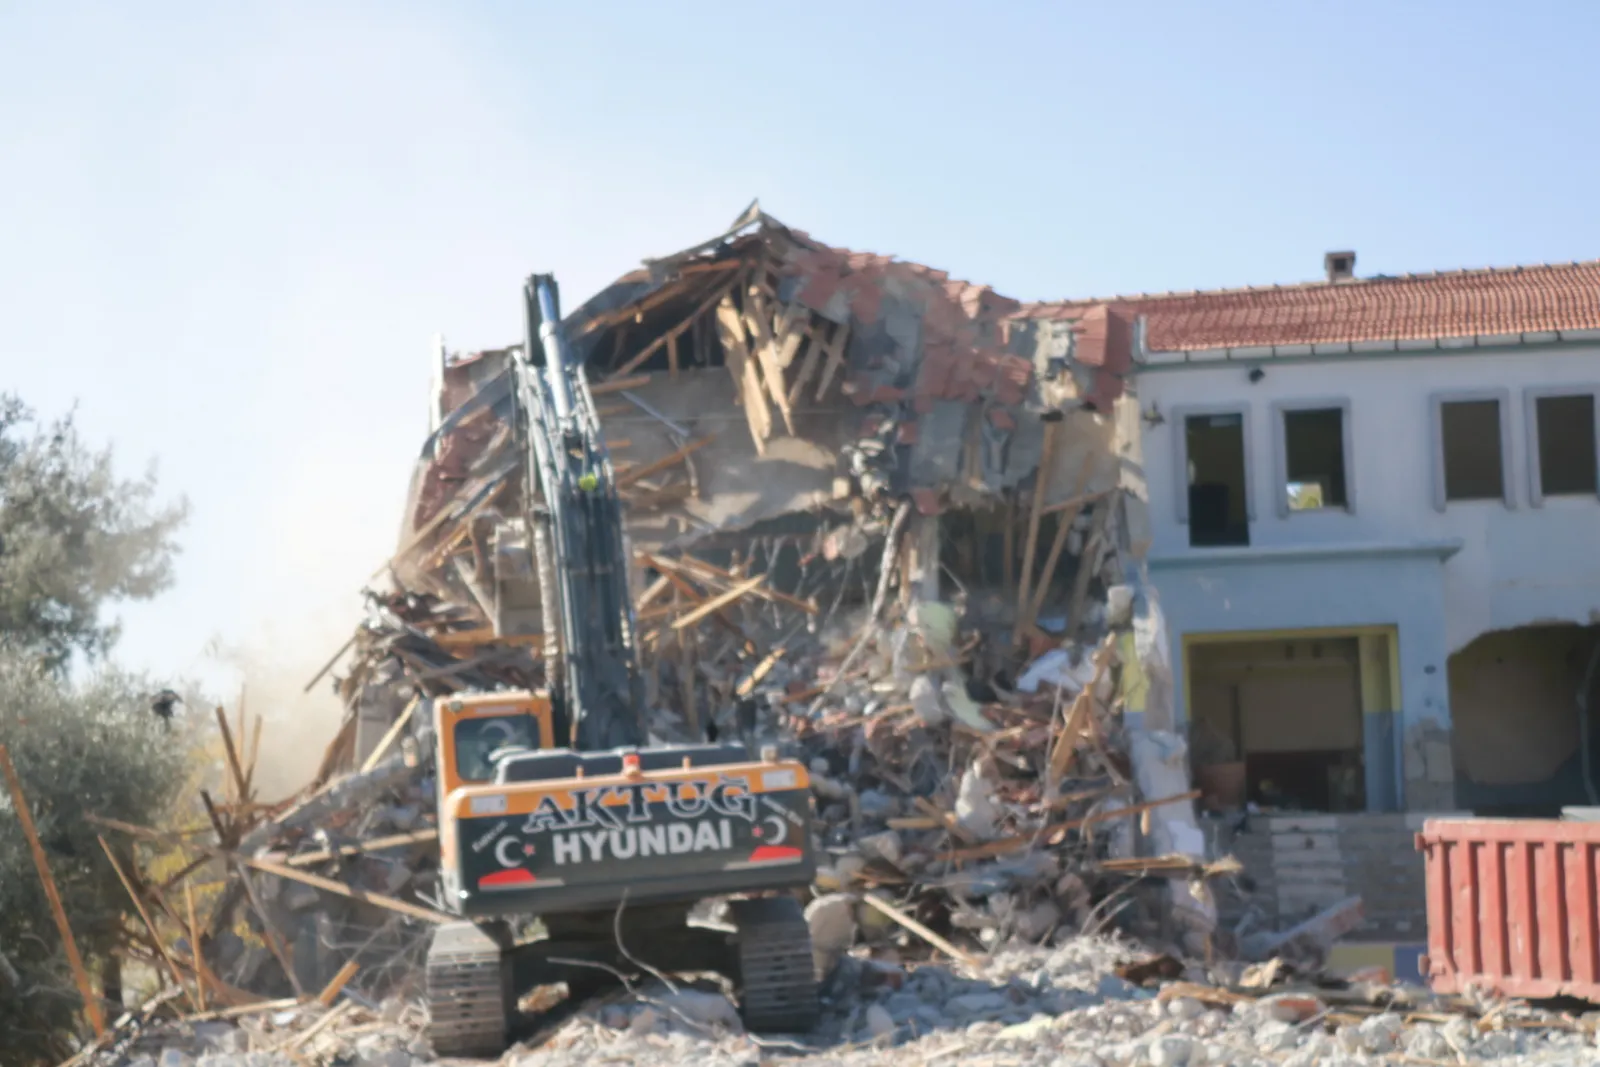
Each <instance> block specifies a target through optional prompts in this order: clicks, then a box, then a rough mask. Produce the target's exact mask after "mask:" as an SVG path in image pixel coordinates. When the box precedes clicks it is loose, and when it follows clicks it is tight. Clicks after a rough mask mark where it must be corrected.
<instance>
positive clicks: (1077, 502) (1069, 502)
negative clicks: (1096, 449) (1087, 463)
mask: <svg viewBox="0 0 1600 1067" xmlns="http://www.w3.org/2000/svg"><path fill="white" fill-rule="evenodd" d="M1090 458H1091V459H1092V458H1093V453H1090ZM1115 492H1116V489H1114V488H1113V489H1101V490H1099V491H1098V492H1094V493H1085V492H1084V491H1083V489H1082V487H1081V486H1080V487H1079V488H1078V489H1077V490H1075V494H1076V495H1074V496H1069V497H1067V499H1065V500H1059V501H1057V502H1056V503H1054V504H1051V505H1050V506H1049V507H1047V508H1045V509H1044V513H1045V514H1046V515H1054V514H1055V513H1056V512H1058V511H1067V510H1069V509H1070V510H1072V511H1076V510H1077V509H1079V508H1082V507H1084V506H1085V505H1088V504H1093V503H1094V502H1095V501H1097V500H1104V499H1105V498H1106V497H1108V496H1110V495H1111V494H1112V493H1115Z"/></svg>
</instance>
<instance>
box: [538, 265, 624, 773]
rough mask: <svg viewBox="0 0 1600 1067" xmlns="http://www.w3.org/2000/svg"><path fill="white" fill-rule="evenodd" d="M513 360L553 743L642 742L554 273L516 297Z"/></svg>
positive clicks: (618, 584) (620, 545)
mask: <svg viewBox="0 0 1600 1067" xmlns="http://www.w3.org/2000/svg"><path fill="white" fill-rule="evenodd" d="M523 298H524V305H525V313H526V326H527V336H526V343H525V344H524V346H523V350H522V352H521V353H520V354H519V356H518V357H517V360H516V364H515V371H514V373H515V375H516V407H517V413H518V425H519V430H520V433H521V435H522V441H523V446H524V450H525V456H526V462H525V464H524V467H525V471H526V476H527V485H526V487H525V492H524V495H523V499H524V501H525V502H526V508H527V515H526V520H527V522H528V526H529V529H530V531H531V533H532V537H533V543H534V552H535V557H536V562H537V566H538V568H539V585H540V592H541V596H542V599H543V617H544V637H545V665H546V674H547V683H548V685H549V689H550V694H551V703H552V707H553V710H554V714H555V719H556V737H557V739H558V740H557V743H558V744H569V745H571V746H572V747H573V748H575V749H578V750H580V751H602V750H607V749H614V748H622V747H634V746H639V745H642V744H644V742H645V740H646V737H647V732H646V730H645V727H644V723H643V721H642V716H641V709H642V708H643V706H644V686H643V677H642V675H641V674H640V670H639V657H638V650H637V647H636V644H635V641H636V637H635V631H634V618H633V602H632V598H631V597H630V595H629V590H628V560H627V548H626V545H625V544H624V540H623V525H622V507H621V504H620V502H619V501H618V499H617V489H616V480H615V477H614V474H613V472H612V469H611V458H610V455H609V454H608V453H607V451H606V445H605V440H604V438H603V437H602V436H601V433H600V420H599V418H598V416H597V415H596V412H595V405H594V397H593V395H592V394H591V393H590V392H589V381H588V377H587V375H586V374H585V372H584V368H583V364H582V363H581V362H580V361H579V360H578V359H576V358H574V356H573V352H572V349H571V347H570V346H569V345H568V344H567V340H566V336H565V334H564V332H563V329H562V325H561V296H560V290H559V289H558V288H557V286H556V281H555V278H554V276H553V275H549V274H535V275H533V276H532V277H530V278H529V279H528V281H527V285H526V286H525V287H524V290H523Z"/></svg>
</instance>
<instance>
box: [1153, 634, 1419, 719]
mask: <svg viewBox="0 0 1600 1067" xmlns="http://www.w3.org/2000/svg"><path fill="white" fill-rule="evenodd" d="M1341 637H1344V638H1348V637H1354V638H1356V639H1357V643H1358V648H1359V651H1360V665H1359V667H1360V671H1361V711H1362V713H1363V714H1365V715H1374V714H1379V713H1382V712H1386V711H1392V712H1399V711H1400V709H1401V707H1402V704H1401V702H1400V628H1399V627H1398V626H1313V627H1307V628H1305V629H1299V630H1214V631H1210V632H1207V633H1193V634H1184V635H1183V637H1182V639H1181V648H1182V653H1183V718H1184V721H1185V722H1186V723H1187V722H1188V721H1189V719H1190V717H1191V716H1192V714H1193V709H1194V693H1193V681H1192V678H1193V675H1192V673H1191V671H1190V657H1189V650H1190V649H1191V648H1194V647H1195V646H1197V645H1232V644H1242V643H1244V642H1247V641H1305V640H1315V639H1317V638H1323V639H1331V638H1341ZM1385 656H1387V658H1388V664H1387V667H1388V669H1387V670H1381V669H1380V668H1381V667H1382V666H1384V664H1383V659H1384V657H1385Z"/></svg>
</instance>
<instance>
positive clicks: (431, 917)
mask: <svg viewBox="0 0 1600 1067" xmlns="http://www.w3.org/2000/svg"><path fill="white" fill-rule="evenodd" d="M230 858H231V859H233V860H235V861H236V862H238V863H242V864H245V865H246V866H249V867H253V868H255V869H256V870H258V871H261V872H262V873H263V874H275V875H277V876H278V877H279V878H288V879H290V880H291V881H296V882H304V883H305V884H306V885H309V886H315V887H316V888H317V889H322V890H326V891H327V892H329V893H336V894H338V895H339V896H342V897H349V898H350V899H351V900H359V901H361V902H362V903H363V904H371V905H373V906H374V907H379V908H384V909H386V910H388V911H392V912H395V913H397V914H400V915H409V916H410V917H411V918H413V919H422V920H425V921H427V922H431V923H439V924H441V925H443V924H445V923H454V922H460V921H461V920H460V918H459V917H458V916H455V915H447V914H445V913H444V912H442V911H434V910H433V909H432V908H424V907H422V906H420V905H417V904H412V903H409V902H407V901H404V900H397V899H396V898H394V897H389V896H384V895H383V894H381V893H369V892H367V891H366V890H364V889H356V888H355V887H353V886H348V885H345V884H344V883H343V882H337V881H334V880H333V879H332V878H324V877H322V876H321V875H317V874H312V873H310V872H309V871H301V870H296V869H295V868H293V867H289V866H285V865H284V864H282V863H274V862H272V861H271V860H265V859H260V858H258V857H255V856H240V855H237V854H234V855H232V856H230Z"/></svg>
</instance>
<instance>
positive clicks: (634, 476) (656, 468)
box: [617, 433, 717, 489]
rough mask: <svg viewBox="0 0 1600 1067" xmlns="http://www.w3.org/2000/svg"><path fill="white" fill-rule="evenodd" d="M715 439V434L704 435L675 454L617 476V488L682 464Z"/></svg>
mask: <svg viewBox="0 0 1600 1067" xmlns="http://www.w3.org/2000/svg"><path fill="white" fill-rule="evenodd" d="M716 439H717V435H716V434H714V433H711V434H706V435H705V436H704V437H699V438H696V439H695V440H693V441H690V442H689V443H688V444H686V445H684V446H683V447H682V448H680V449H678V450H677V451H676V452H672V453H669V454H668V455H665V456H662V457H661V458H660V459H658V460H655V461H654V462H651V463H646V464H645V465H644V466H642V467H637V468H635V469H633V470H630V471H629V472H628V473H627V474H623V475H619V476H618V477H617V488H618V489H621V488H623V487H624V486H628V485H632V484H633V483H634V482H636V481H638V480H639V479H640V478H648V477H649V476H650V475H652V474H656V473H658V472H660V471H664V470H666V469H667V468H668V467H674V466H677V465H678V464H679V463H681V462H683V460H684V458H685V457H687V456H689V455H691V454H692V453H695V452H698V451H700V449H702V448H704V447H706V445H709V444H710V443H711V442H712V441H715V440H716Z"/></svg>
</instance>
